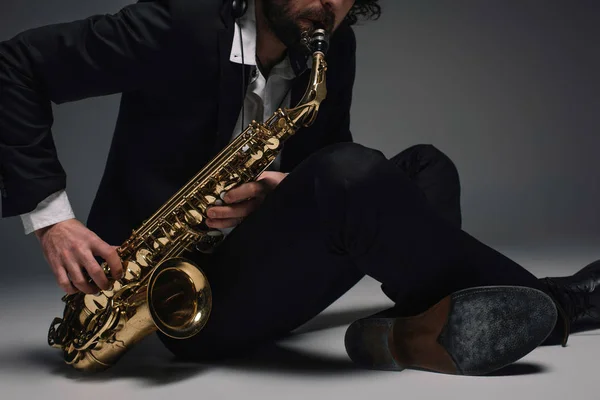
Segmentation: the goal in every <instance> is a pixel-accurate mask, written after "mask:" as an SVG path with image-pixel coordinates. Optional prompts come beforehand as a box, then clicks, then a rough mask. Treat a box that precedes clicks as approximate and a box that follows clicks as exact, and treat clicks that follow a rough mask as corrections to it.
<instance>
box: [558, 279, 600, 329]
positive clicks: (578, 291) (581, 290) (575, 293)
mask: <svg viewBox="0 0 600 400" xmlns="http://www.w3.org/2000/svg"><path fill="white" fill-rule="evenodd" d="M546 283H547V286H548V289H550V291H551V292H552V294H553V295H554V296H555V297H556V299H557V300H558V301H560V302H561V303H563V301H561V300H563V299H565V297H566V299H565V300H566V304H562V306H563V308H564V310H565V311H566V312H567V315H568V316H569V320H570V322H571V324H572V323H574V322H575V321H577V320H578V319H580V318H582V317H584V316H586V315H588V314H589V312H590V311H591V309H592V305H591V300H590V293H591V292H593V291H594V289H595V287H593V286H592V287H591V288H590V287H586V285H575V286H574V287H566V286H565V285H561V284H559V283H557V282H555V281H554V280H553V279H551V278H546Z"/></svg>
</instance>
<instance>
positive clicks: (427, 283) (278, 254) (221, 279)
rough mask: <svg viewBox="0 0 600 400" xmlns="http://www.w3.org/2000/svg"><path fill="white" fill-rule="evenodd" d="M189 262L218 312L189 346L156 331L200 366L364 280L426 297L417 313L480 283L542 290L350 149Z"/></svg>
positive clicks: (356, 148) (312, 169) (388, 169)
mask: <svg viewBox="0 0 600 400" xmlns="http://www.w3.org/2000/svg"><path fill="white" fill-rule="evenodd" d="M390 182H393V184H390ZM194 258H195V259H196V261H198V262H199V264H200V265H201V266H202V268H203V269H205V272H206V273H207V276H208V279H209V282H210V284H211V286H212V289H213V307H214V308H213V312H212V315H211V317H210V318H209V321H208V323H207V325H206V327H205V328H204V330H203V331H201V332H200V333H199V334H198V335H197V336H195V337H194V338H191V339H186V340H175V339H170V338H168V337H165V336H164V335H162V334H160V333H159V336H160V337H161V340H162V341H163V342H164V343H165V345H166V346H167V347H168V348H169V349H170V350H171V351H172V352H174V353H175V354H177V355H180V356H182V357H193V358H202V357H218V356H225V355H234V354H237V353H239V352H241V351H243V350H244V349H247V348H249V347H251V346H254V345H256V344H258V343H262V342H265V341H270V340H274V339H277V338H278V337H281V335H283V334H286V333H288V332H289V331H291V330H293V329H295V328H296V327H298V326H300V325H301V324H303V323H304V322H306V321H308V320H309V319H311V318H313V317H314V316H316V315H317V314H318V313H320V312H321V311H322V310H324V309H325V308H326V307H327V306H329V305H330V304H331V303H332V302H333V301H335V300H336V299H337V298H339V297H340V296H341V295H342V294H343V293H345V292H346V291H347V290H348V289H350V288H351V287H352V286H353V285H355V284H356V283H357V282H358V281H359V280H360V279H361V278H362V277H363V276H364V274H368V275H370V276H371V277H373V278H374V279H376V280H378V281H380V282H382V283H385V284H386V286H388V287H391V288H393V291H394V293H397V294H398V296H399V299H400V300H401V299H402V298H403V297H404V296H405V294H406V293H408V294H411V295H412V294H414V293H419V302H418V304H415V308H416V309H426V308H427V307H429V306H430V305H432V304H434V303H435V302H437V301H438V300H439V299H441V298H442V297H444V296H446V295H448V294H450V293H452V292H455V291H457V290H460V289H464V288H469V287H474V286H486V285H518V286H529V287H534V288H538V287H539V284H538V280H537V279H536V278H535V277H534V276H533V275H532V274H530V273H529V272H528V271H526V270H525V269H523V268H522V267H521V266H519V265H518V264H516V263H514V262H513V261H511V260H510V259H508V258H507V257H505V256H503V255H501V254H500V253H498V252H496V251H495V250H493V249H491V248H490V247H488V246H486V245H484V244H483V243H481V242H479V241H477V240H476V239H475V238H473V237H472V236H470V235H468V234H467V233H465V232H464V231H462V230H461V229H459V228H458V227H456V226H455V225H454V224H452V223H450V222H448V221H447V220H445V219H444V218H442V217H440V216H439V215H438V214H437V213H436V212H435V211H434V210H433V209H432V208H431V206H430V205H429V204H428V202H427V200H426V198H425V197H424V195H423V193H422V192H421V191H420V190H419V189H418V187H417V186H416V185H415V184H414V183H413V182H412V181H411V180H410V179H409V177H408V176H407V175H406V174H405V173H404V172H403V171H402V170H400V169H399V168H398V167H397V166H396V165H394V164H393V163H392V162H390V161H389V160H387V159H386V158H385V157H384V156H383V154H382V153H381V152H379V151H375V150H371V149H368V148H366V147H364V146H361V145H358V144H354V143H343V144H338V145H333V146H329V147H327V148H325V149H322V150H321V151H318V152H316V153H314V154H313V155H312V156H311V157H309V158H308V159H306V160H305V161H304V162H303V163H302V164H300V165H299V166H298V167H297V168H296V169H295V170H294V171H293V172H292V173H290V174H289V175H288V177H287V178H286V179H284V180H283V181H282V183H281V184H280V185H279V186H278V187H277V188H276V189H275V190H274V191H273V192H272V193H270V194H269V196H267V198H266V199H265V201H264V203H263V205H262V206H261V208H260V209H258V210H257V211H255V212H254V213H253V214H251V215H250V216H248V217H247V218H246V219H245V221H244V222H243V223H242V224H241V225H239V226H238V227H237V228H236V229H234V230H233V232H232V233H231V234H230V235H229V236H228V238H227V239H226V240H225V241H224V242H223V243H222V244H221V245H220V246H219V247H218V248H217V249H216V251H215V253H213V254H210V255H200V254H196V255H195V256H194ZM392 300H394V301H398V298H393V299H392Z"/></svg>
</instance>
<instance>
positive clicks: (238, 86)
mask: <svg viewBox="0 0 600 400" xmlns="http://www.w3.org/2000/svg"><path fill="white" fill-rule="evenodd" d="M234 27H235V24H233V23H231V24H230V26H229V27H227V28H226V29H223V30H221V31H219V63H220V68H219V70H220V76H219V79H220V82H219V93H218V101H219V106H218V109H219V112H218V132H217V141H216V148H215V154H216V153H217V152H219V151H221V150H222V149H223V148H224V147H225V146H227V144H228V143H229V141H230V140H231V136H232V134H233V128H234V127H235V124H236V122H237V120H238V118H239V114H240V111H241V109H242V103H243V98H244V97H245V96H246V89H247V85H246V87H242V86H243V79H242V74H244V75H245V81H246V82H248V78H249V75H250V67H248V66H246V65H241V64H237V63H234V62H231V61H230V60H229V56H230V54H231V45H232V41H233V28H234ZM252 56H253V55H252ZM244 128H245V127H244Z"/></svg>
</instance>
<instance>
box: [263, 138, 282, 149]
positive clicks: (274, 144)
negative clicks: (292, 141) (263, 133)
mask: <svg viewBox="0 0 600 400" xmlns="http://www.w3.org/2000/svg"><path fill="white" fill-rule="evenodd" d="M279 144H280V141H279V139H277V138H273V137H272V138H269V140H267V144H266V145H265V147H266V148H267V149H270V150H276V149H277V148H278V147H279Z"/></svg>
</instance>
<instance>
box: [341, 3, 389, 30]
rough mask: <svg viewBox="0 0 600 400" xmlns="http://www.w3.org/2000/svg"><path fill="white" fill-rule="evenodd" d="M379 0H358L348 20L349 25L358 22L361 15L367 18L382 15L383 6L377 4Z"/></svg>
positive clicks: (349, 13)
mask: <svg viewBox="0 0 600 400" xmlns="http://www.w3.org/2000/svg"><path fill="white" fill-rule="evenodd" d="M377 1H378V0H356V2H355V3H354V5H353V6H352V8H351V9H350V12H348V15H346V22H347V23H348V24H349V25H354V24H356V22H358V18H359V17H365V18H366V19H378V18H379V17H380V16H381V6H380V5H379V4H377Z"/></svg>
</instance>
